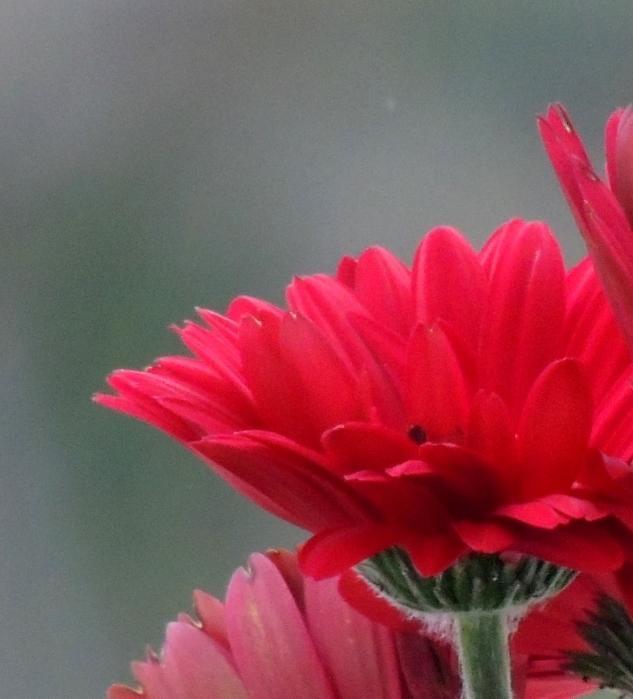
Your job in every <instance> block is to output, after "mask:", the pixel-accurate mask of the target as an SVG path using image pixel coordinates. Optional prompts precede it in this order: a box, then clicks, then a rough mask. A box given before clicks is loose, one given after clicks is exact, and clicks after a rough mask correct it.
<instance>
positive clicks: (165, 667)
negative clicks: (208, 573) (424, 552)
mask: <svg viewBox="0 0 633 699" xmlns="http://www.w3.org/2000/svg"><path fill="white" fill-rule="evenodd" d="M195 605H196V610H197V614H198V617H199V621H194V620H192V619H191V618H189V617H188V616H186V615H182V616H181V617H180V618H179V619H178V620H177V621H175V622H172V623H171V624H169V625H168V627H167V634H166V641H165V645H164V647H163V651H162V654H161V657H158V656H156V655H154V654H150V655H149V657H148V658H147V660H146V661H144V662H137V663H133V666H132V668H133V672H134V675H135V676H136V679H137V680H138V681H139V682H140V684H141V686H142V689H141V690H140V696H142V697H145V698H146V699H285V698H286V697H302V699H304V698H305V699H359V697H377V698H379V699H456V697H458V696H459V694H460V690H459V678H458V677H457V674H456V670H455V663H454V659H453V658H452V655H451V652H450V650H449V648H448V647H447V646H444V645H439V644H438V643H437V642H433V641H430V640H429V639H428V638H425V637H424V636H422V635H421V634H419V633H418V632H417V631H416V630H414V629H412V628H409V629H406V628H404V626H405V625H404V624H403V628H400V629H399V630H397V631H392V630H390V629H388V628H387V627H385V626H382V625H380V624H377V623H375V622H372V621H370V620H369V619H367V618H366V617H365V616H363V615H361V614H359V613H358V612H356V611H355V610H354V609H352V608H351V607H350V606H349V605H347V604H346V603H345V602H344V601H343V599H342V598H341V596H340V595H339V593H338V592H337V589H336V581H333V580H326V581H321V582H315V581H313V580H309V579H305V578H303V577H302V576H301V575H300V573H299V571H298V569H297V566H296V561H295V558H294V556H293V555H291V554H288V553H283V552H276V553H273V554H269V555H268V556H264V555H262V554H255V555H253V556H252V557H251V559H250V561H249V569H248V571H246V570H243V569H240V570H238V571H236V573H235V574H234V575H233V577H232V579H231V582H230V584H229V587H228V592H227V596H226V603H225V604H224V605H223V604H222V603H221V602H220V601H219V600H217V599H215V598H213V597H211V596H210V595H207V594H205V593H203V592H196V593H195ZM108 699H139V693H138V692H137V691H135V690H132V689H129V688H126V687H123V686H121V685H117V686H115V687H112V688H111V689H110V691H109V693H108Z"/></svg>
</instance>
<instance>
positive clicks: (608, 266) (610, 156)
mask: <svg viewBox="0 0 633 699" xmlns="http://www.w3.org/2000/svg"><path fill="white" fill-rule="evenodd" d="M539 128H540V131H541V137H542V139H543V143H544V145H545V148H546V150H547V153H548V155H549V157H550V160H551V161H552V165H553V166H554V170H555V171H556V174H557V175H558V179H559V181H560V184H561V187H562V189H563V192H564V193H565V196H566V197H567V200H568V202H569V204H570V207H571V210H572V212H573V214H574V217H575V218H576V222H577V223H578V227H579V228H580V231H581V233H582V234H583V236H584V238H585V241H586V243H587V247H588V249H589V253H590V254H591V256H592V257H593V260H594V263H595V264H596V268H597V271H598V273H599V274H600V276H601V278H602V282H603V284H604V287H605V289H606V291H607V293H608V295H609V298H610V300H611V303H612V304H613V307H614V309H615V311H616V314H617V316H618V319H619V321H620V323H621V325H622V329H623V330H624V332H625V333H626V335H627V337H628V339H629V342H630V343H632V344H633V230H632V229H631V226H632V225H633V107H627V108H626V109H618V110H616V111H615V112H614V113H613V114H612V115H611V116H610V117H609V120H608V121H607V124H606V128H605V145H606V160H607V168H606V169H607V176H608V185H607V184H605V183H604V182H602V180H601V179H600V178H599V177H598V175H596V173H595V171H594V169H593V167H592V165H591V162H590V160H589V156H588V155H587V152H586V150H585V148H584V146H583V144H582V141H581V140H580V138H579V136H578V134H577V133H576V130H575V129H574V126H573V124H572V123H571V120H570V118H569V117H568V115H567V113H566V112H565V109H564V107H562V106H561V105H554V106H552V107H550V109H549V110H548V112H547V114H546V115H545V116H544V117H542V118H541V119H539Z"/></svg>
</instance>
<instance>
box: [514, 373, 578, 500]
mask: <svg viewBox="0 0 633 699" xmlns="http://www.w3.org/2000/svg"><path fill="white" fill-rule="evenodd" d="M591 419H592V406H591V396H590V393H589V389H588V387H587V385H586V383H585V379H584V376H583V372H582V370H581V367H580V365H579V364H578V362H577V361H575V360H573V359H562V360H560V361H557V362H552V364H550V365H549V366H548V367H547V368H546V369H545V371H544V372H543V373H542V374H541V376H540V377H539V378H538V381H537V382H536V383H535V385H534V387H533V388H532V390H531V391H530V394H529V396H528V398H527V401H526V404H525V407H524V409H523V414H522V416H521V423H520V426H519V436H518V453H519V459H520V461H521V463H522V464H523V467H522V469H523V473H524V481H523V484H522V494H523V497H524V498H534V497H538V496H539V495H546V494H548V493H552V492H558V491H565V490H566V489H567V488H569V487H570V486H571V484H572V482H573V481H574V479H575V477H576V475H577V473H578V472H579V471H580V470H581V468H582V466H583V464H584V462H585V461H586V459H587V447H588V441H589V434H590V430H591Z"/></svg>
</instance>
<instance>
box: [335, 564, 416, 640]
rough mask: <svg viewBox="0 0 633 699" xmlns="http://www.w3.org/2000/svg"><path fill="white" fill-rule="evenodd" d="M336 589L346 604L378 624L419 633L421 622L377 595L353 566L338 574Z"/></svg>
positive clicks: (396, 629)
mask: <svg viewBox="0 0 633 699" xmlns="http://www.w3.org/2000/svg"><path fill="white" fill-rule="evenodd" d="M338 590H339V593H340V594H341V597H343V599H344V600H345V601H346V602H347V603H348V604H350V605H351V606H352V607H354V609H357V610H358V611H359V612H360V613H361V614H363V616H366V617H368V618H369V619H371V620H373V621H375V622H376V623H378V624H381V625H383V626H386V627H387V628H389V629H392V630H394V631H415V632H417V633H419V632H420V631H421V629H422V622H420V621H418V620H416V619H413V618H409V617H407V616H406V615H405V614H404V612H402V611H401V610H400V609H398V608H397V607H395V606H394V605H393V604H391V603H390V602H388V601H387V600H386V599H385V598H384V597H382V596H380V595H378V593H377V592H376V591H375V590H374V589H373V588H371V587H370V586H369V584H368V583H367V582H366V581H365V579H364V578H363V577H362V576H361V575H360V574H359V573H357V572H356V571H355V570H354V569H353V568H349V569H348V570H346V571H345V572H344V573H343V574H342V575H341V576H340V578H339V582H338Z"/></svg>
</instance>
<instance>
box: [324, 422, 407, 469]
mask: <svg viewBox="0 0 633 699" xmlns="http://www.w3.org/2000/svg"><path fill="white" fill-rule="evenodd" d="M322 443H323V447H324V449H325V453H326V455H327V457H328V461H329V463H330V464H331V465H332V466H333V467H334V469H335V470H336V471H337V472H339V473H352V472H354V471H360V470H378V469H384V468H387V467H388V466H391V465H392V464H394V463H399V462H400V461H405V460H406V459H409V458H414V457H415V455H416V453H417V449H416V446H415V444H414V443H413V442H412V441H411V440H410V439H409V438H408V437H406V436H405V435H404V434H402V432H398V431H396V430H391V429H388V428H386V427H382V426H381V425H372V424H369V423H363V422H348V423H346V424H344V425H338V426H337V427H334V428H333V429H331V430H329V431H328V432H326V433H325V434H324V435H323V437H322Z"/></svg>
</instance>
